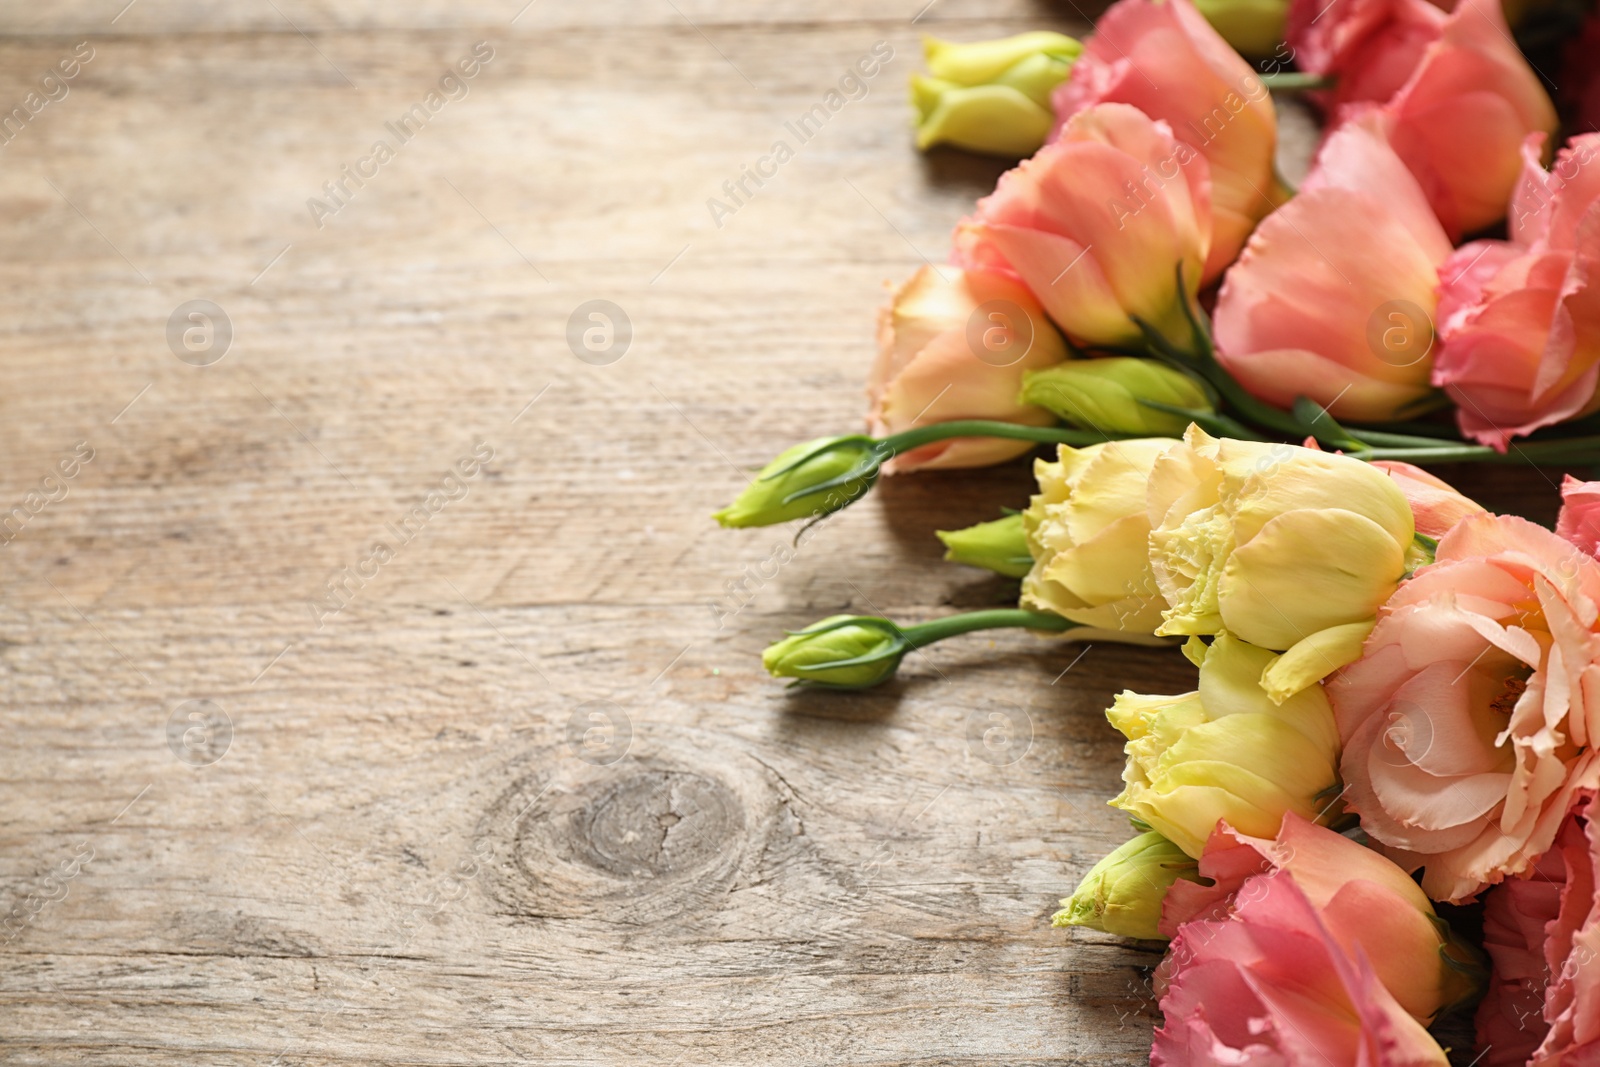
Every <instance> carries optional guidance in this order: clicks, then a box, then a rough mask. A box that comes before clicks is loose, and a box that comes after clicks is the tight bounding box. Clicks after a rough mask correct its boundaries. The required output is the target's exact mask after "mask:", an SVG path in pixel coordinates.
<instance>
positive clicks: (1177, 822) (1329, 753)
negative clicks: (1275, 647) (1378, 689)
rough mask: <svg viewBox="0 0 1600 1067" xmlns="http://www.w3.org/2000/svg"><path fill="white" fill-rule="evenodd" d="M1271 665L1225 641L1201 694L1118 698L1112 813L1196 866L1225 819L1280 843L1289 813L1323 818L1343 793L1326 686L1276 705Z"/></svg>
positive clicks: (1203, 668) (1203, 671)
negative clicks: (1117, 780)
mask: <svg viewBox="0 0 1600 1067" xmlns="http://www.w3.org/2000/svg"><path fill="white" fill-rule="evenodd" d="M1271 658H1272V655H1271V653H1269V652H1266V651H1263V650H1262V649H1259V648H1253V647H1251V646H1250V645H1247V644H1245V643H1244V642H1243V641H1240V640H1238V639H1237V638H1234V637H1232V636H1230V635H1228V634H1221V635H1219V636H1218V637H1217V638H1216V639H1215V640H1214V641H1213V642H1212V644H1211V647H1210V648H1209V649H1207V650H1206V651H1205V654H1204V658H1203V660H1202V661H1201V665H1200V688H1199V689H1198V690H1197V691H1195V692H1193V693H1185V694H1183V695H1182V696H1175V697H1152V696H1140V695H1138V694H1136V693H1131V692H1124V693H1123V694H1122V695H1120V696H1118V697H1117V699H1116V703H1115V704H1113V705H1112V707H1111V709H1110V710H1109V711H1107V712H1106V717H1107V718H1108V719H1110V720H1111V725H1113V726H1115V727H1116V728H1117V729H1118V730H1119V731H1121V732H1122V734H1123V735H1124V736H1126V737H1127V738H1128V744H1127V746H1126V750H1127V755H1128V763H1127V767H1126V769H1125V770H1124V771H1123V773H1122V781H1123V790H1122V793H1121V794H1120V795H1119V796H1118V797H1117V798H1116V799H1115V800H1113V801H1112V802H1111V803H1112V805H1113V806H1115V807H1118V808H1121V809H1122V810H1124V811H1126V812H1128V813H1129V814H1130V815H1133V816H1134V817H1136V818H1138V819H1139V820H1141V821H1142V822H1143V823H1145V824H1146V825H1148V826H1149V827H1150V828H1151V829H1153V830H1155V831H1156V832H1158V833H1160V834H1161V835H1162V836H1164V837H1166V838H1167V839H1168V840H1169V841H1171V842H1172V843H1173V844H1174V845H1177V846H1178V847H1179V848H1181V849H1182V850H1183V851H1184V852H1186V853H1188V854H1189V855H1191V856H1195V857H1199V855H1200V853H1201V850H1202V849H1203V848H1204V847H1205V843H1206V839H1207V837H1209V836H1210V834H1211V831H1212V829H1213V828H1215V826H1216V825H1217V820H1218V819H1223V820H1226V821H1227V822H1228V824H1229V825H1230V826H1234V827H1236V828H1238V829H1239V830H1240V831H1241V832H1243V833H1248V834H1253V835H1255V836H1258V837H1273V836H1275V835H1276V834H1277V833H1278V827H1279V824H1280V823H1281V822H1282V820H1283V817H1284V814H1285V813H1286V812H1295V813H1297V814H1299V815H1302V816H1304V817H1305V818H1307V819H1315V818H1317V817H1318V816H1319V815H1321V814H1323V813H1325V812H1326V811H1327V810H1328V809H1329V806H1330V801H1332V800H1333V799H1334V797H1335V794H1336V793H1337V791H1338V787H1337V784H1336V779H1337V777H1338V775H1337V770H1336V765H1337V762H1338V752H1339V739H1338V734H1337V731H1336V730H1335V728H1334V722H1333V713H1332V711H1331V710H1330V709H1329V707H1328V700H1327V697H1326V696H1324V695H1323V692H1322V687H1321V686H1315V685H1314V686H1311V687H1309V688H1306V689H1303V690H1301V691H1300V692H1299V693H1296V694H1294V695H1293V696H1291V697H1289V698H1288V699H1287V700H1284V701H1283V702H1282V703H1281V704H1279V703H1274V702H1272V701H1271V700H1269V699H1268V698H1267V695H1266V693H1264V692H1263V691H1262V689H1261V685H1260V678H1261V672H1262V671H1263V670H1264V669H1265V667H1266V665H1267V663H1268V661H1270V660H1271Z"/></svg>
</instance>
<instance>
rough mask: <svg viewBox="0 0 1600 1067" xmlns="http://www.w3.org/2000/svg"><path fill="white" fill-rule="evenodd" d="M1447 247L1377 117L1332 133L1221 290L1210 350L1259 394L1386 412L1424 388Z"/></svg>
mask: <svg viewBox="0 0 1600 1067" xmlns="http://www.w3.org/2000/svg"><path fill="white" fill-rule="evenodd" d="M1449 255H1450V239H1449V238H1448V237H1446V236H1445V232H1444V230H1443V229H1442V228H1441V227H1440V225H1439V222H1438V220H1437V219H1435V218H1434V215H1433V210H1432V209H1431V208H1430V207H1429V206H1428V202H1427V199H1426V198H1425V197H1424V196H1423V195H1422V190H1421V189H1420V188H1419V187H1418V185H1417V183H1416V180H1415V179H1413V178H1412V176H1411V174H1410V172H1409V171H1407V169H1406V167H1405V165H1404V164H1402V163H1401V162H1400V160H1399V158H1398V157H1397V156H1396V155H1395V153H1394V152H1393V150H1392V149H1390V147H1389V145H1388V144H1387V143H1386V142H1385V141H1384V139H1383V138H1382V137H1381V136H1380V135H1379V133H1378V132H1377V130H1376V129H1375V126H1374V123H1373V122H1371V121H1361V122H1352V123H1347V124H1346V125H1344V126H1343V127H1341V128H1340V129H1339V130H1338V131H1337V132H1335V133H1334V134H1333V135H1332V136H1330V137H1329V138H1328V140H1327V141H1326V142H1325V143H1324V144H1323V147H1322V150H1321V152H1320V153H1319V154H1318V157H1317V162H1316V166H1315V167H1314V168H1313V170H1312V173H1311V175H1310V176H1309V177H1308V178H1307V179H1306V181H1305V184H1304V185H1302V186H1301V190H1300V193H1299V194H1298V195H1297V196H1296V197H1295V198H1294V199H1293V200H1291V201H1289V202H1288V203H1287V204H1285V205H1284V206H1283V207H1281V208H1279V209H1278V210H1277V211H1275V212H1273V213H1272V214H1271V215H1268V216H1267V217H1266V218H1265V219H1263V220H1262V222H1261V225H1260V226H1259V227H1257V228H1256V232H1255V233H1254V234H1253V235H1252V236H1251V238H1250V243H1249V244H1248V245H1247V246H1246V247H1245V250H1244V255H1242V256H1241V257H1240V258H1239V262H1238V263H1235V264H1234V265H1233V267H1232V268H1231V269H1230V270H1229V271H1228V273H1227V275H1226V276H1225V277H1224V279H1223V282H1222V290H1221V293H1220V294H1219V295H1218V298H1217V307H1216V314H1215V335H1216V344H1217V358H1218V359H1219V360H1221V362H1222V364H1223V366H1225V367H1226V368H1227V369H1228V370H1229V371H1230V372H1231V373H1232V374H1233V376H1234V377H1235V378H1237V379H1238V380H1239V382H1240V384H1241V385H1243V386H1244V388H1245V389H1246V390H1248V391H1249V392H1250V394H1251V395H1252V396H1255V397H1257V398H1259V399H1261V400H1264V401H1266V402H1267V403H1269V404H1274V405H1277V406H1278V407H1282V408H1288V407H1290V406H1291V405H1292V404H1293V403H1294V401H1295V398H1296V397H1300V396H1306V397H1309V398H1310V399H1312V400H1315V401H1316V402H1317V403H1319V404H1322V405H1323V406H1324V407H1328V408H1329V409H1330V410H1331V413H1332V414H1333V415H1334V417H1335V418H1347V419H1352V420H1355V421H1358V422H1361V421H1372V422H1378V421H1384V420H1387V419H1393V418H1394V417H1396V415H1397V414H1398V413H1400V412H1401V411H1402V410H1403V409H1404V408H1406V407H1407V406H1408V405H1410V404H1413V403H1415V402H1417V401H1419V400H1421V399H1423V398H1424V397H1426V396H1427V395H1428V392H1429V387H1428V376H1429V372H1430V369H1431V364H1430V350H1431V348H1432V341H1433V334H1432V326H1431V323H1430V322H1429V316H1431V315H1432V313H1433V310H1434V304H1435V297H1434V290H1435V288H1436V286H1437V285H1438V282H1439V274H1438V265H1439V264H1440V263H1442V262H1444V260H1445V259H1446V257H1448V256H1449Z"/></svg>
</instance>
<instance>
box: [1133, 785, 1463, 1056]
mask: <svg viewBox="0 0 1600 1067" xmlns="http://www.w3.org/2000/svg"><path fill="white" fill-rule="evenodd" d="M1271 871H1284V872H1287V873H1288V874H1289V875H1290V876H1291V877H1292V878H1293V879H1294V882H1295V885H1297V886H1298V887H1299V888H1300V890H1301V891H1302V892H1303V893H1305V895H1306V899H1307V900H1308V901H1309V902H1310V903H1311V905H1312V906H1313V907H1314V908H1315V909H1316V911H1317V914H1318V916H1319V917H1320V918H1321V920H1322V923H1323V925H1324V926H1325V927H1326V928H1327V930H1328V933H1329V934H1330V935H1331V936H1332V938H1333V939H1334V940H1335V941H1337V942H1338V944H1339V947H1340V948H1341V949H1343V950H1344V952H1345V953H1346V954H1347V955H1349V956H1351V957H1352V958H1353V957H1355V956H1356V955H1358V954H1359V955H1362V956H1364V957H1365V958H1366V960H1367V962H1368V963H1370V964H1371V965H1372V969H1373V973H1374V974H1375V975H1376V976H1377V978H1378V980H1379V981H1380V982H1382V983H1383V986H1384V988H1385V989H1387V990H1388V991H1389V993H1390V994H1392V995H1393V996H1394V998H1395V1001H1396V1002H1397V1003H1398V1004H1399V1005H1400V1006H1401V1007H1402V1008H1404V1009H1405V1010H1406V1011H1407V1012H1408V1013H1409V1014H1410V1015H1411V1016H1412V1017H1413V1018H1415V1019H1416V1020H1417V1021H1418V1022H1421V1023H1423V1024H1424V1025H1426V1024H1428V1023H1430V1022H1432V1021H1433V1020H1434V1018H1435V1017H1436V1016H1438V1014H1439V1013H1440V1012H1441V1011H1443V1010H1444V1009H1446V1008H1448V1007H1450V1006H1452V1005H1455V1004H1459V1003H1462V1002H1464V1001H1466V1000H1468V999H1470V998H1471V997H1472V996H1474V995H1475V994H1476V991H1477V989H1476V985H1477V983H1476V981H1475V980H1474V978H1473V976H1472V973H1471V972H1472V971H1473V970H1474V969H1476V966H1477V965H1476V961H1475V960H1474V959H1473V953H1472V951H1471V950H1470V949H1468V948H1466V947H1465V946H1464V945H1462V944H1461V943H1460V942H1457V941H1455V940H1454V938H1453V936H1452V935H1449V934H1448V932H1447V930H1446V931H1444V932H1442V924H1441V923H1440V922H1439V919H1438V917H1437V915H1435V913H1434V910H1433V905H1432V904H1431V903H1429V901H1428V898H1427V896H1426V894H1424V893H1423V892H1422V889H1421V888H1420V887H1419V886H1418V885H1417V883H1416V882H1414V881H1412V880H1411V877H1410V876H1409V875H1407V874H1406V872H1404V871H1402V870H1401V869H1400V868H1399V867H1397V866H1395V864H1394V862H1393V861H1391V860H1389V859H1387V858H1385V857H1384V856H1383V855H1381V854H1380V853H1378V852H1375V851H1373V850H1372V849H1370V848H1367V847H1366V846H1364V845H1359V844H1357V843H1356V842H1354V841H1352V840H1350V839H1349V838H1348V837H1345V836H1344V835H1343V834H1340V833H1335V832H1334V831H1332V830H1329V829H1327V828H1326V827H1323V826H1318V825H1317V824H1315V823H1313V822H1310V821H1308V820H1306V819H1304V818H1302V817H1301V816H1299V815H1296V814H1295V813H1294V812H1289V813H1287V814H1285V815H1284V817H1283V826H1282V829H1280V830H1279V831H1278V836H1277V837H1276V838H1275V839H1271V840H1268V839H1264V838H1257V837H1249V836H1246V835H1244V834H1241V833H1239V832H1238V831H1236V830H1234V829H1233V828H1232V827H1230V826H1228V825H1227V824H1226V823H1219V824H1218V826H1217V829H1216V831H1215V832H1214V833H1213V834H1212V835H1211V839H1210V840H1209V841H1207V842H1206V849H1205V853H1204V855H1203V856H1202V857H1201V860H1200V875H1201V877H1202V878H1203V879H1205V881H1204V882H1194V881H1183V882H1174V883H1173V885H1172V888H1171V889H1169V890H1167V894H1166V898H1165V900H1164V901H1163V903H1162V908H1161V923H1160V927H1159V929H1160V932H1161V934H1162V936H1163V937H1169V938H1170V937H1174V936H1176V935H1177V933H1178V931H1179V930H1180V929H1181V928H1182V927H1183V926H1184V924H1186V923H1190V922H1193V921H1195V920H1196V919H1213V920H1214V919H1221V918H1224V917H1226V915H1227V914H1228V912H1229V910H1230V909H1232V908H1234V907H1237V906H1238V903H1239V901H1240V896H1241V892H1242V891H1243V889H1244V887H1245V885H1246V883H1247V882H1248V881H1249V880H1250V879H1253V878H1255V877H1256V876H1257V875H1260V874H1263V873H1266V872H1271ZM1207 883H1209V884H1207Z"/></svg>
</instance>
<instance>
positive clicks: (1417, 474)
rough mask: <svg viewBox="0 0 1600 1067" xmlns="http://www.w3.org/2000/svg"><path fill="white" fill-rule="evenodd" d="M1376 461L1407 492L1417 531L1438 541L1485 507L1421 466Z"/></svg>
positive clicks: (1407, 499)
mask: <svg viewBox="0 0 1600 1067" xmlns="http://www.w3.org/2000/svg"><path fill="white" fill-rule="evenodd" d="M1372 465H1373V466H1374V467H1376V468H1378V469H1379V470H1381V471H1383V472H1384V473H1385V474H1387V475H1388V476H1389V479H1390V480H1391V481H1393V482H1394V484H1395V486H1396V488H1398V489H1399V490H1400V492H1402V493H1403V494H1405V498H1406V503H1407V504H1409V505H1410V506H1411V516H1412V518H1413V519H1414V520H1415V521H1416V525H1417V533H1419V534H1421V535H1422V536H1424V537H1431V538H1433V539H1434V540H1435V541H1437V540H1438V539H1439V538H1441V537H1443V536H1444V535H1445V534H1447V533H1449V532H1450V531H1451V530H1453V529H1455V526H1456V523H1458V522H1460V521H1461V520H1462V519H1464V518H1466V517H1467V516H1468V515H1477V514H1479V513H1480V512H1482V511H1483V505H1482V504H1480V503H1478V502H1477V501H1476V500H1472V499H1470V498H1468V497H1466V496H1463V495H1462V494H1461V493H1460V492H1459V491H1457V490H1456V488H1455V486H1453V485H1451V484H1450V483H1449V482H1446V481H1445V480H1444V479H1442V478H1439V477H1437V476H1435V475H1432V474H1429V473H1428V472H1427V471H1425V470H1423V469H1422V468H1420V467H1413V466H1412V465H1411V464H1409V463H1398V462H1395V461H1394V460H1378V461H1376V462H1374V463H1373V464H1372ZM1563 536H1565V535H1564V534H1563ZM1569 540H1570V538H1569Z"/></svg>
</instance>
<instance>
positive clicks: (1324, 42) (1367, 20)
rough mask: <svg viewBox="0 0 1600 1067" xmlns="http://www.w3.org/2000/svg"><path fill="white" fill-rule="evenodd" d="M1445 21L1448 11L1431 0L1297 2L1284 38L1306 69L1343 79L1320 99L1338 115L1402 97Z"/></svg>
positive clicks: (1308, 71) (1439, 33)
mask: <svg viewBox="0 0 1600 1067" xmlns="http://www.w3.org/2000/svg"><path fill="white" fill-rule="evenodd" d="M1444 22H1445V9H1444V8H1443V7H1441V6H1438V5H1435V4H1432V3H1429V0H1336V2H1334V3H1329V2H1328V0H1292V2H1291V3H1290V5H1289V16H1288V20H1287V23H1286V25H1285V27H1284V40H1285V41H1286V42H1288V44H1289V47H1290V48H1292V49H1293V50H1294V61H1295V65H1296V66H1297V67H1299V68H1300V69H1301V70H1303V71H1305V72H1306V73H1308V74H1330V75H1333V76H1334V77H1336V78H1337V79H1338V80H1337V82H1336V83H1335V84H1334V86H1333V88H1332V89H1329V90H1326V91H1324V92H1320V93H1318V94H1317V97H1316V98H1317V100H1318V101H1319V102H1320V103H1321V104H1322V105H1323V106H1324V107H1325V108H1326V109H1327V110H1329V111H1333V112H1335V113H1337V112H1338V111H1339V110H1340V109H1341V108H1343V107H1345V106H1346V105H1349V104H1358V103H1367V102H1371V103H1379V104H1381V103H1384V102H1386V101H1388V100H1389V98H1390V97H1392V96H1394V94H1396V93H1398V92H1399V91H1400V90H1401V88H1402V87H1403V86H1404V85H1405V84H1406V82H1408V81H1409V80H1410V79H1411V75H1412V73H1413V72H1415V71H1416V69H1417V65H1418V64H1419V63H1421V62H1422V57H1423V54H1424V53H1425V52H1427V50H1428V46H1429V45H1431V44H1433V43H1434V42H1435V41H1437V40H1438V39H1439V38H1440V37H1441V36H1443V34H1444Z"/></svg>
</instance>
